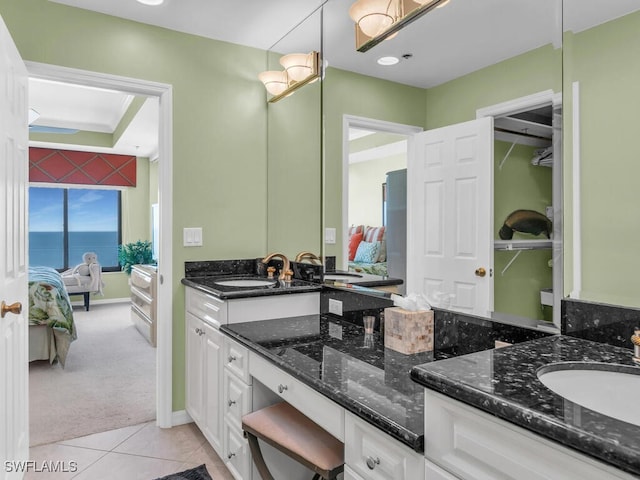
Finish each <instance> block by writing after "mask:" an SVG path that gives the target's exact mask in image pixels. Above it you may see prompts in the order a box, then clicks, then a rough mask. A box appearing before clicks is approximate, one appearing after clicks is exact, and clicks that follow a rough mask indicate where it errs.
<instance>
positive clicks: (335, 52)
mask: <svg viewBox="0 0 640 480" xmlns="http://www.w3.org/2000/svg"><path fill="white" fill-rule="evenodd" d="M50 1H52V2H56V3H60V4H65V5H68V6H72V7H78V8H83V9H87V10H92V11H96V12H100V13H104V14H108V15H112V16H116V17H122V18H126V19H129V20H133V21H137V22H141V23H147V24H151V25H156V26H160V27H164V28H168V29H172V30H177V31H180V32H185V33H191V34H195V35H199V36H203V37H208V38H212V39H216V40H222V41H227V42H232V43H236V44H241V45H246V46H250V47H255V48H260V49H264V50H267V49H270V48H271V47H274V45H275V47H274V49H275V50H277V51H282V53H285V52H286V53H290V52H291V51H305V50H308V49H307V46H306V45H304V44H303V43H304V40H301V39H304V37H305V36H304V35H291V36H289V39H290V41H288V40H289V39H287V40H283V41H280V42H279V40H280V39H281V38H282V37H284V36H285V35H286V33H287V32H289V31H290V30H292V29H293V28H294V27H296V26H297V25H298V24H300V25H299V27H298V28H297V29H296V30H297V31H301V30H303V29H305V28H311V30H313V29H314V28H315V29H317V27H316V26H315V25H317V23H318V22H315V21H314V22H313V23H314V25H313V26H311V27H309V25H310V24H311V23H312V22H311V20H310V21H308V22H302V21H303V20H304V19H305V18H306V17H307V16H309V15H310V14H312V13H313V12H314V11H315V10H317V9H318V7H319V6H321V5H324V24H323V28H324V36H323V53H324V61H325V65H327V64H328V65H329V66H334V67H337V68H341V69H345V70H350V71H354V72H357V73H361V74H364V75H369V76H374V77H378V78H384V79H388V80H392V81H396V82H399V83H404V84H408V85H414V86H417V87H421V88H429V87H433V86H436V85H439V84H441V83H444V82H446V81H448V80H451V79H453V78H457V77H459V76H461V75H464V74H467V73H470V72H472V71H475V70H478V69H480V68H483V67H485V66H488V65H492V64H495V63H497V62H500V61H502V60H504V59H506V58H510V57H512V56H514V55H518V54H520V53H524V52H526V51H529V50H531V49H534V48H537V47H540V46H543V45H547V44H549V43H553V44H554V45H556V46H558V45H560V43H561V38H560V35H559V32H560V28H559V26H560V25H561V24H562V23H564V27H565V30H571V31H574V32H578V31H581V30H584V29H586V28H589V27H591V26H594V25H597V24H599V23H602V22H604V21H607V20H611V19H614V18H617V17H619V16H622V15H625V14H627V13H629V12H632V11H636V10H640V2H638V0H564V2H563V3H561V2H560V1H559V0H535V1H532V0H452V1H451V2H450V3H449V4H448V5H447V6H445V7H443V8H439V9H435V10H434V11H432V12H429V13H428V14H427V15H425V16H424V17H422V18H421V19H420V20H419V21H417V22H415V23H414V24H412V25H410V26H408V27H407V28H405V29H404V30H403V31H401V32H400V33H399V35H398V36H397V37H396V38H394V39H392V40H387V41H385V42H382V43H381V44H379V45H378V46H376V47H375V48H373V49H371V50H369V51H368V52H365V53H360V52H357V51H356V50H355V40H354V27H353V23H352V21H351V19H350V18H349V15H348V10H349V7H350V5H351V3H353V2H352V0H326V1H324V0H270V1H268V2H267V1H264V0H244V1H242V2H239V1H238V0H215V1H212V0H165V3H164V4H163V5H161V6H159V7H150V6H145V5H142V4H140V3H138V2H137V1H135V0H110V1H109V2H105V1H104V0H50ZM247 12H250V13H247ZM316 15H317V14H316ZM301 22H302V23H301ZM523 22H526V24H524V25H523ZM525 27H526V28H525ZM313 31H315V30H313ZM314 41H315V42H317V40H314ZM276 44H277V45H276ZM311 48H312V47H311ZM404 54H411V58H409V59H408V60H405V59H402V61H401V62H400V63H399V64H398V65H396V66H394V67H383V66H380V65H378V64H377V63H376V60H377V59H378V58H379V57H381V56H386V55H394V56H398V57H402V55H404ZM256 81H258V80H257V79H256ZM49 83H51V82H49ZM30 87H31V93H30V100H31V105H30V106H31V107H32V108H35V109H36V110H38V112H39V113H40V115H41V117H40V118H39V120H38V121H37V123H38V124H42V125H54V124H55V126H66V127H71V128H79V129H81V130H85V129H86V130H91V129H94V128H100V129H101V130H97V131H107V132H108V131H109V129H113V128H114V124H116V125H117V123H118V120H117V119H118V118H122V114H123V113H124V112H125V111H126V108H124V105H125V104H126V102H127V101H128V102H131V99H127V98H126V97H127V96H126V95H124V96H122V97H119V98H118V99H117V100H115V101H108V102H106V103H107V104H108V105H112V106H113V109H111V110H110V109H108V108H105V100H104V99H106V98H108V97H109V96H110V95H113V94H114V92H99V91H97V89H92V91H83V92H81V93H80V92H79V93H78V95H90V94H92V93H95V94H96V97H102V100H99V99H96V103H95V105H96V107H95V109H93V111H90V110H92V109H91V108H87V106H88V105H93V103H92V101H89V100H86V99H85V100H84V101H77V102H73V103H71V102H70V99H71V98H73V97H74V96H75V93H74V92H73V91H72V90H70V89H66V88H63V87H60V86H55V85H50V84H45V83H44V82H43V83H42V84H39V85H37V84H32V85H30ZM54 88H57V89H58V90H56V92H55V93H52V90H50V89H54ZM36 98H38V100H37V101H38V104H37V105H36V103H35V102H36ZM47 99H48V100H47ZM147 104H148V105H147ZM71 105H75V107H73V108H72V107H71ZM74 110H75V111H74ZM139 115H141V118H140V119H138V118H137V116H136V118H135V119H134V120H133V121H132V122H131V126H130V128H129V129H127V132H126V133H125V134H123V136H122V137H121V139H120V141H121V144H120V145H118V146H117V148H118V149H128V151H127V152H122V153H131V150H132V149H133V150H134V151H137V152H139V154H140V155H141V156H153V155H154V151H155V152H156V153H155V155H157V147H155V150H154V145H153V143H154V141H155V144H156V145H157V130H158V129H157V102H156V105H155V106H154V105H153V104H152V102H150V101H147V102H146V103H145V106H143V108H142V109H141V110H140V112H139ZM154 115H155V116H154ZM98 117H99V118H98ZM111 131H113V130H111ZM148 143H150V144H151V145H149V144H148ZM118 153H121V152H118Z"/></svg>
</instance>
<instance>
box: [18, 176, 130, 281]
mask: <svg viewBox="0 0 640 480" xmlns="http://www.w3.org/2000/svg"><path fill="white" fill-rule="evenodd" d="M119 243H120V191H119V190H97V189H76V188H68V189H67V188H45V187H30V188H29V264H30V265H34V266H36V265H43V266H48V267H53V268H57V269H66V268H71V267H73V266H75V265H77V264H79V263H82V254H83V253H85V252H95V253H97V254H98V261H99V262H100V264H101V265H102V267H103V268H104V267H117V266H118V244H119Z"/></svg>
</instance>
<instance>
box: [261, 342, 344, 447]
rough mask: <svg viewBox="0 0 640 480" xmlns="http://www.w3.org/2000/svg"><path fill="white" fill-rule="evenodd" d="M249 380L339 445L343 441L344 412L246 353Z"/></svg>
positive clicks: (304, 386) (310, 389)
mask: <svg viewBox="0 0 640 480" xmlns="http://www.w3.org/2000/svg"><path fill="white" fill-rule="evenodd" d="M250 356H251V358H250V362H249V370H250V372H251V376H252V377H254V378H255V379H256V380H258V381H259V382H260V383H262V384H264V385H265V386H266V387H267V388H268V389H269V390H271V391H273V392H275V393H276V394H278V396H280V398H282V399H283V400H285V401H286V402H288V403H290V404H291V405H293V406H294V407H295V408H297V409H298V410H300V412H302V413H303V414H304V415H306V416H307V417H309V418H310V419H311V420H313V421H314V422H315V423H317V424H318V425H320V426H321V427H322V428H324V429H325V430H326V431H327V432H329V433H330V434H331V435H333V436H334V437H336V438H337V439H338V440H340V441H344V410H343V409H342V407H341V406H339V405H337V404H336V403H334V402H332V401H331V400H329V399H328V398H327V397H325V396H324V395H322V394H320V393H318V392H316V391H315V390H313V389H312V388H310V387H307V386H306V385H305V384H303V383H302V382H301V381H300V380H297V379H295V378H294V377H292V376H291V375H289V374H288V373H285V372H283V371H282V370H280V369H279V368H278V367H277V366H275V365H274V364H272V363H271V362H269V361H268V360H265V359H264V358H262V357H261V356H260V355H258V354H255V353H253V352H250Z"/></svg>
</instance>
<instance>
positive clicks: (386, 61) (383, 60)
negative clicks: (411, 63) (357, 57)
mask: <svg viewBox="0 0 640 480" xmlns="http://www.w3.org/2000/svg"><path fill="white" fill-rule="evenodd" d="M399 61H400V59H399V58H398V57H380V58H379V59H378V65H384V66H389V65H395V64H396V63H398V62H399Z"/></svg>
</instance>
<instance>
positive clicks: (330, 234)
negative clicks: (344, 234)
mask: <svg viewBox="0 0 640 480" xmlns="http://www.w3.org/2000/svg"><path fill="white" fill-rule="evenodd" d="M324 242H325V243H330V244H332V245H333V244H335V243H336V229H335V228H325V229H324Z"/></svg>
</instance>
